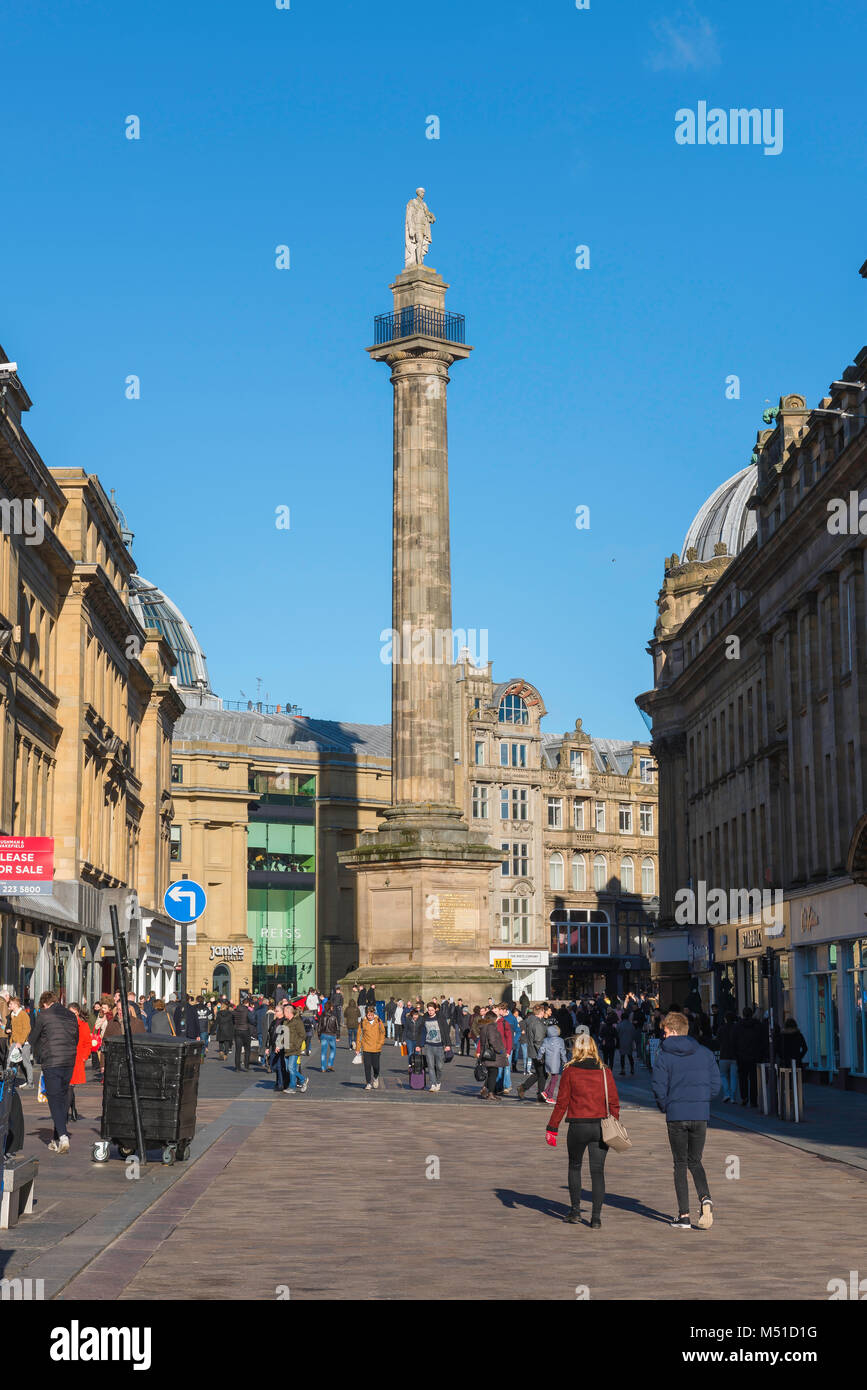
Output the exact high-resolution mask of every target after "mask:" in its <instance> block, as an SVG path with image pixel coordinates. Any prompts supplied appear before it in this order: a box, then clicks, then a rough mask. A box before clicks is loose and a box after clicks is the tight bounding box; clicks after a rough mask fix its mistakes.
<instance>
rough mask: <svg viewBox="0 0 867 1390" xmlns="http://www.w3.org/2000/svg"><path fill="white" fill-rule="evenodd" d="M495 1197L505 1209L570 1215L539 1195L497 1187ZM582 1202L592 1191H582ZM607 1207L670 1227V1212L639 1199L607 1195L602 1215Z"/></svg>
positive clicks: (556, 1215) (556, 1204)
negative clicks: (650, 1205)
mask: <svg viewBox="0 0 867 1390" xmlns="http://www.w3.org/2000/svg"><path fill="white" fill-rule="evenodd" d="M494 1195H495V1196H496V1197H497V1198H498V1200H499V1201H501V1202H502V1204H503V1206H504V1207H511V1208H512V1209H514V1208H515V1207H527V1208H529V1210H530V1211H538V1212H540V1213H541V1214H542V1215H543V1216H550V1217H552V1218H557V1219H558V1220H563V1219H564V1218H565V1217H566V1216H568V1214H569V1210H570V1207H569V1205H568V1204H566V1205H564V1204H563V1203H562V1202H555V1201H554V1200H553V1199H552V1198H551V1197H540V1196H539V1195H538V1194H537V1193H530V1192H515V1191H513V1189H512V1188H509V1187H495V1188H494ZM581 1200H582V1202H589V1201H590V1191H589V1189H588V1190H587V1191H584V1190H582V1193H581ZM605 1207H614V1208H615V1209H616V1210H617V1211H629V1212H633V1213H634V1215H636V1216H645V1217H647V1219H648V1220H649V1221H661V1222H664V1223H665V1225H668V1224H669V1222H670V1221H671V1216H670V1214H669V1213H668V1212H662V1211H657V1210H656V1209H655V1207H649V1206H647V1205H646V1204H645V1203H644V1202H642V1201H641V1200H640V1199H639V1198H638V1197H621V1196H619V1195H618V1194H617V1193H612V1192H606V1193H605V1205H604V1206H603V1208H602V1214H603V1216H604V1215H605Z"/></svg>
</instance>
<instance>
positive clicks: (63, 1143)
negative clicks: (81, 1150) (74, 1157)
mask: <svg viewBox="0 0 867 1390" xmlns="http://www.w3.org/2000/svg"><path fill="white" fill-rule="evenodd" d="M57 1152H58V1153H59V1154H68V1153H69V1135H68V1134H61V1136H60V1141H59V1143H58V1145H57Z"/></svg>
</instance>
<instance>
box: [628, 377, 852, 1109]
mask: <svg viewBox="0 0 867 1390" xmlns="http://www.w3.org/2000/svg"><path fill="white" fill-rule="evenodd" d="M865 373H867V349H862V351H861V352H860V353H859V354H858V356H857V357H856V359H855V362H854V365H852V366H849V367H847V368H846V370H845V371H844V372H843V375H842V378H841V379H840V380H838V381H835V382H834V383H832V385H831V387H830V390H829V393H828V395H827V396H826V397H825V398H824V399H823V400H822V401H820V402H819V404H818V406H816V407H814V408H811V407H809V406H808V405H807V403H806V400H805V398H804V397H803V396H800V395H786V396H783V397H781V398H780V401H779V406H778V407H776V408H775V409H773V410H772V411H769V412H766V414H767V417H768V418H767V421H766V423H767V424H768V425H769V426H770V427H769V428H766V429H763V430H761V431H760V432H759V435H758V439H757V444H756V449H755V454H754V461H753V462H752V463H751V464H750V465H748V467H747V468H745V469H743V470H741V472H739V473H738V474H736V475H735V476H734V477H733V478H731V479H729V481H728V482H727V483H725V484H723V485H722V487H721V488H719V489H718V490H717V491H716V492H715V493H714V494H713V496H712V497H711V498H710V499H709V500H708V502H707V503H706V504H705V506H704V507H703V508H702V509H701V511H700V512H699V515H698V517H697V518H696V519H695V521H694V522H693V524H692V525H691V526H690V528H689V530H688V533H687V536H686V540H685V542H684V548H683V553H682V555H681V556H680V557H678V556H677V555H672V556H671V557H670V558H669V559H667V560H666V564H665V577H664V582H663V587H662V589H661V591H660V594H659V600H658V614H659V616H658V620H657V623H656V628H655V632H654V637H653V640H652V641H651V643H650V647H649V650H650V652H651V654H652V656H653V666H654V687H653V690H651V691H649V692H647V693H646V694H645V695H642V696H640V697H639V701H638V702H639V704H640V705H641V707H642V708H643V709H644V710H645V711H646V712H647V713H648V714H650V715H651V716H652V720H653V750H654V752H655V754H656V755H657V757H658V761H659V777H660V817H661V839H660V867H661V887H660V928H661V930H660V931H659V932H658V933H656V935H655V937H654V940H653V953H654V973H655V974H656V975H657V977H658V978H659V980H660V983H661V985H662V988H663V998H664V999H666V998H667V999H668V1000H670V999H672V998H674V999H679V1000H680V1001H681V1002H682V1000H683V998H684V997H685V994H686V991H687V989H688V988H689V987H690V981H691V980H693V981H695V982H696V983H697V985H698V987H699V989H700V992H701V994H702V997H703V999H704V1001H705V1002H706V1003H708V1002H710V1001H711V1000H714V999H716V1000H719V1001H724V1000H733V999H734V1000H736V1001H737V1004H738V1006H739V1007H740V1006H743V1005H745V1004H753V1005H756V1006H758V1007H759V1008H761V1009H764V1008H766V1007H767V1006H768V1004H769V1002H772V1003H773V1004H774V1007H775V1010H776V1012H777V1016H778V1017H779V1016H789V1015H792V1016H795V1017H796V1018H797V1020H798V1023H799V1024H800V1026H801V1028H802V1030H803V1031H804V1033H805V1036H806V1037H807V1039H808V1042H809V1046H810V1053H809V1065H810V1066H811V1067H812V1069H813V1070H814V1071H815V1072H817V1073H820V1074H822V1075H823V1076H825V1077H826V1078H827V1079H829V1080H834V1081H836V1082H837V1083H838V1084H847V1083H849V1084H853V1085H854V1084H857V1085H858V1086H860V1087H863V1086H865V1085H867V1034H865V1010H864V984H865V972H867V929H865V913H867V886H865V885H867V813H865V807H867V803H865V775H867V738H865V729H864V717H865V710H867V643H865V641H864V636H863V634H864V620H865V597H867V595H865V563H864V562H865V547H867V537H865V534H864V532H867V522H865V523H864V526H863V532H862V529H861V528H862V521H863V517H862V508H863V510H865V511H867V500H864V499H865V494H867V481H865V479H867V431H865V428H864V426H865V421H867V388H865V379H867V378H865ZM702 886H704V887H702ZM710 888H719V889H721V890H723V894H724V895H725V898H726V901H727V914H726V920H725V921H723V922H721V923H720V922H718V921H711V917H712V915H713V914H711V913H707V914H706V916H707V923H702V922H701V921H698V922H695V923H694V924H693V925H682V924H679V923H678V921H676V911H677V908H678V904H680V905H683V903H684V902H685V901H686V902H687V905H688V904H689V902H690V900H689V899H686V898H685V893H684V890H690V891H692V892H693V893H695V894H696V896H698V895H699V894H700V893H701V892H702V891H704V892H707V891H708V890H709V889H710ZM762 894H764V895H765V897H764V899H763V898H762ZM678 895H679V896H678ZM682 915H683V913H682V912H681V916H682ZM769 949H770V951H771V952H772V953H773V974H772V976H769V977H768V978H765V977H764V976H763V973H762V964H761V961H762V957H763V956H765V955H766V953H767V952H768V950H769ZM769 980H770V981H771V984H770V989H771V993H770V995H769Z"/></svg>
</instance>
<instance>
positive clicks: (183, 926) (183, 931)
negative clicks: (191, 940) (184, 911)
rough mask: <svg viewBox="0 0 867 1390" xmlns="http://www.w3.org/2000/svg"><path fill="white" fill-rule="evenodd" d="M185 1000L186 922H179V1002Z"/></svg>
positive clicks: (183, 1002)
mask: <svg viewBox="0 0 867 1390" xmlns="http://www.w3.org/2000/svg"><path fill="white" fill-rule="evenodd" d="M186 1002H187V924H186V922H182V923H181V1003H182V1004H186Z"/></svg>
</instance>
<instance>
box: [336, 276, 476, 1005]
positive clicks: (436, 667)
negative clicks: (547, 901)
mask: <svg viewBox="0 0 867 1390" xmlns="http://www.w3.org/2000/svg"><path fill="white" fill-rule="evenodd" d="M447 288H448V286H447V285H446V283H445V281H444V280H443V279H442V277H441V276H440V275H438V274H437V272H436V271H435V270H433V269H432V268H430V267H428V266H413V267H410V268H409V269H407V270H404V271H403V272H402V274H400V275H399V276H398V277H397V279H396V280H395V282H394V284H393V285H392V286H391V290H392V293H393V296H394V319H393V321H392V322H391V332H392V336H391V337H390V338H389V340H388V341H385V342H379V343H377V344H376V345H375V346H373V347H370V348H368V352H369V353H370V356H371V357H372V358H373V360H374V361H377V362H384V363H386V365H387V366H389V367H390V368H391V373H392V375H391V381H392V386H393V387H394V513H393V533H392V630H393V650H392V662H393V664H392V806H391V807H390V809H389V810H388V811H386V812H385V815H384V817H383V824H382V825H381V826H380V828H379V830H378V831H375V832H370V833H368V834H365V835H362V837H361V842H360V844H359V845H358V846H357V848H356V849H354V850H350V851H344V852H343V853H342V854H341V855H340V856H339V857H340V861H341V863H343V864H345V865H347V866H348V867H350V868H352V869H354V870H355V871H356V872H357V874H358V884H357V921H358V945H359V962H360V966H359V969H358V970H357V971H355V972H353V973H352V975H351V976H348V977H347V979H346V980H345V981H344V982H343V983H344V986H345V987H350V988H351V985H352V984H353V983H366V984H369V983H375V984H376V985H377V986H378V994H381V995H385V997H388V995H390V994H394V995H395V996H398V995H403V997H404V998H406V997H407V995H413V996H414V995H416V994H423V995H424V996H425V997H427V996H428V994H431V993H433V992H434V991H435V992H436V993H438V994H442V993H445V994H455V995H456V996H457V995H458V994H460V995H461V996H462V997H463V998H464V1000H466V1001H469V1002H473V1003H477V1002H484V1000H486V999H487V997H488V995H489V994H492V995H494V997H495V998H496V997H499V996H500V995H501V994H502V990H503V977H502V976H501V975H500V974H499V972H496V971H493V970H491V969H490V967H489V965H488V959H489V926H488V923H489V921H490V914H489V910H488V895H489V892H490V878H491V870H492V868H494V866H498V865H499V862H500V859H501V857H502V856H501V854H500V851H499V850H497V849H495V848H494V847H492V846H491V845H490V844H489V843H488V842H487V840H486V838H485V837H484V836H482V835H478V834H473V833H472V832H471V831H470V829H469V827H468V826H467V824H466V822H465V821H464V819H463V817H462V815H461V813H460V811H459V810H458V808H457V806H456V805H455V787H454V734H453V731H452V725H451V666H452V662H453V651H452V634H451V622H452V617H451V611H452V601H451V563H450V555H449V491H448V432H447V422H446V391H447V387H448V383H449V374H448V373H449V368H450V367H451V366H452V365H453V363H454V362H456V361H459V360H461V359H463V358H466V357H468V356H469V354H470V352H471V351H472V349H471V348H469V347H467V346H466V344H464V343H462V342H459V341H457V340H456V339H457V338H458V337H459V336H462V334H459V333H458V332H457V331H456V326H455V324H454V322H453V321H452V320H450V319H447V317H446V315H445V293H446V289H447Z"/></svg>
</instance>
